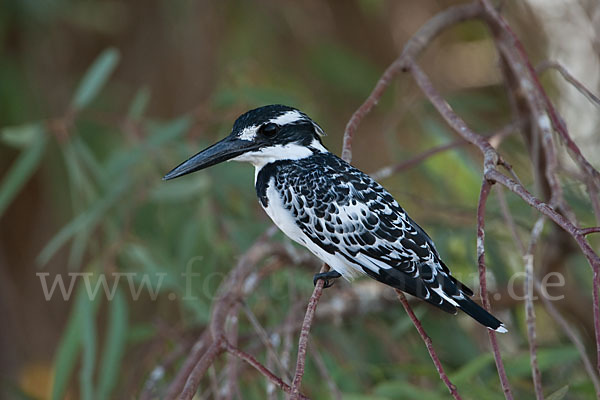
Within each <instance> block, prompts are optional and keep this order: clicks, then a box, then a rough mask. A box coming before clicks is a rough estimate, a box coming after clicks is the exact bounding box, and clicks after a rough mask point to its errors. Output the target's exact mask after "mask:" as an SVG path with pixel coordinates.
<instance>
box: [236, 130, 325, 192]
mask: <svg viewBox="0 0 600 400" xmlns="http://www.w3.org/2000/svg"><path fill="white" fill-rule="evenodd" d="M326 152H328V150H327V149H326V148H325V146H323V145H322V144H321V143H320V142H319V141H318V140H316V139H315V140H314V141H313V142H312V143H311V144H310V145H309V146H304V145H301V144H298V143H288V144H286V145H281V146H274V147H265V148H263V149H261V150H259V151H255V152H252V153H249V154H242V155H241V156H238V157H236V158H235V159H234V160H235V161H246V162H249V163H250V164H252V165H254V182H255V183H256V179H257V177H258V174H259V173H260V171H261V170H262V169H263V168H264V167H265V166H267V165H269V164H273V163H276V162H286V161H297V160H302V159H304V158H308V157H311V156H313V155H315V154H319V153H326Z"/></svg>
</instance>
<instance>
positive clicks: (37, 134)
mask: <svg viewBox="0 0 600 400" xmlns="http://www.w3.org/2000/svg"><path fill="white" fill-rule="evenodd" d="M43 134H44V126H43V125H42V123H41V122H32V123H29V124H24V125H18V126H7V127H5V128H2V133H1V134H0V140H2V142H3V143H4V144H6V145H8V146H11V147H15V148H18V149H26V148H28V147H30V146H31V145H32V144H34V143H35V142H36V141H38V140H40V138H41V137H42V136H43Z"/></svg>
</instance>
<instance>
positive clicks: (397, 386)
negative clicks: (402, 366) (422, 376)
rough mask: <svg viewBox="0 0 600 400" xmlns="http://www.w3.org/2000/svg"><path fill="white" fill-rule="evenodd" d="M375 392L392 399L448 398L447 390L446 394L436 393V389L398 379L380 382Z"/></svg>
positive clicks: (434, 399)
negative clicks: (424, 387) (428, 388)
mask: <svg viewBox="0 0 600 400" xmlns="http://www.w3.org/2000/svg"><path fill="white" fill-rule="evenodd" d="M375 394H376V395H379V396H385V397H389V398H391V399H398V398H401V399H419V400H442V399H446V398H447V397H448V396H447V392H446V393H445V394H444V395H441V394H439V393H436V391H435V390H425V389H421V388H419V387H417V386H414V385H412V384H411V383H409V382H406V381H402V380H396V381H388V382H384V383H380V384H379V385H377V387H376V388H375Z"/></svg>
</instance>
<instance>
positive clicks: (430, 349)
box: [396, 289, 461, 400]
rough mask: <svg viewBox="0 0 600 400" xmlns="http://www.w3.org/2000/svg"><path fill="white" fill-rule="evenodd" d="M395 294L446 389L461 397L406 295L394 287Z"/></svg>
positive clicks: (458, 397)
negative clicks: (423, 343)
mask: <svg viewBox="0 0 600 400" xmlns="http://www.w3.org/2000/svg"><path fill="white" fill-rule="evenodd" d="M396 294H397V295H398V300H400V303H402V306H403V307H404V309H405V310H406V313H407V314H408V316H409V317H410V320H411V321H412V323H413V324H414V325H415V328H417V331H418V332H419V335H421V338H422V339H423V341H424V342H425V346H426V347H427V351H428V352H429V356H430V357H431V359H432V360H433V364H434V365H435V368H436V369H437V372H438V374H440V378H441V379H442V381H443V382H444V383H445V384H446V386H447V387H448V390H449V391H450V394H451V395H452V397H454V398H455V399H456V400H459V399H461V397H460V395H459V394H458V391H457V390H456V386H455V385H454V384H453V383H452V382H450V379H449V378H448V375H446V372H444V367H442V363H441V362H440V359H439V357H438V356H437V353H436V352H435V349H434V348H433V342H432V341H431V338H430V337H429V335H428V334H427V332H425V329H424V328H423V325H421V321H419V319H418V318H417V316H416V315H415V313H414V312H413V310H412V308H411V306H410V304H408V300H406V296H405V295H404V293H402V292H401V291H400V290H398V289H396Z"/></svg>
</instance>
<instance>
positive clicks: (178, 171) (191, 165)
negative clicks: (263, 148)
mask: <svg viewBox="0 0 600 400" xmlns="http://www.w3.org/2000/svg"><path fill="white" fill-rule="evenodd" d="M254 148H257V145H256V143H254V142H251V141H249V140H241V139H238V138H237V137H235V136H227V137H226V138H225V139H223V140H221V141H219V142H217V143H215V144H213V145H212V146H210V147H208V148H206V149H204V150H202V151H201V152H200V153H198V154H196V155H195V156H193V157H190V158H189V159H188V160H187V161H184V162H182V163H181V164H179V165H178V166H177V167H175V168H173V170H171V172H169V173H168V174H166V175H165V176H164V178H163V180H165V181H168V180H169V179H175V178H179V177H180V176H183V175H186V174H191V173H192V172H195V171H199V170H201V169H204V168H208V167H210V166H212V165H215V164H218V163H221V162H223V161H227V160H230V159H232V158H234V157H237V156H239V155H240V154H243V153H245V152H246V151H249V150H253V149H254Z"/></svg>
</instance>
